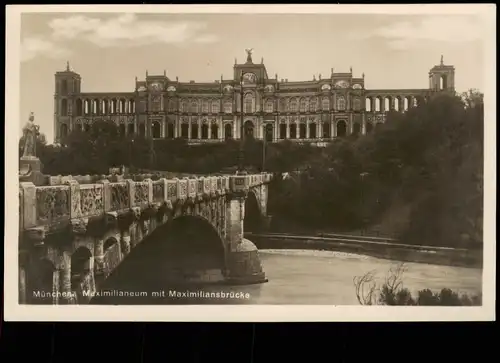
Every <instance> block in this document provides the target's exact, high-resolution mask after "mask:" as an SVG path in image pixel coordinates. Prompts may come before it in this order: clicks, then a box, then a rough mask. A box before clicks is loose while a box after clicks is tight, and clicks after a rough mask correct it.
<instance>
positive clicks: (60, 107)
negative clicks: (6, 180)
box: [54, 62, 82, 143]
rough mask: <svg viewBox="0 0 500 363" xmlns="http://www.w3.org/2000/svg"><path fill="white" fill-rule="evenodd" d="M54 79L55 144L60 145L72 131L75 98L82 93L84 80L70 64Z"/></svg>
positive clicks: (57, 73)
mask: <svg viewBox="0 0 500 363" xmlns="http://www.w3.org/2000/svg"><path fill="white" fill-rule="evenodd" d="M54 77H55V93H54V142H56V143H60V142H61V141H62V139H63V138H64V137H65V136H66V135H67V134H68V132H69V130H70V129H71V127H70V126H71V121H72V115H73V108H74V106H75V97H76V95H78V94H79V93H80V92H81V83H82V79H81V77H80V75H79V74H78V73H75V72H73V71H72V70H71V69H70V66H69V62H67V63H66V69H65V70H64V71H60V72H56V74H55V76H54Z"/></svg>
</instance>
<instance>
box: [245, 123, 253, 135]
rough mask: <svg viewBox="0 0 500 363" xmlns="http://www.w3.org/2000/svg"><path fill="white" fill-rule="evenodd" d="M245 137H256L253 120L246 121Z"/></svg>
mask: <svg viewBox="0 0 500 363" xmlns="http://www.w3.org/2000/svg"><path fill="white" fill-rule="evenodd" d="M244 128H245V138H253V137H254V126H253V122H252V121H246V122H245V125H244Z"/></svg>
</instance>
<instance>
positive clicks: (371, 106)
mask: <svg viewBox="0 0 500 363" xmlns="http://www.w3.org/2000/svg"><path fill="white" fill-rule="evenodd" d="M421 101H422V99H421V98H419V97H416V96H392V97H391V96H385V97H384V96H374V97H366V105H365V108H366V111H368V112H385V111H390V110H394V111H398V112H404V111H408V109H409V108H411V107H417V106H418V104H419V102H421Z"/></svg>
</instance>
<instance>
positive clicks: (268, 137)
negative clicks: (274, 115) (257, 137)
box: [264, 124, 274, 142]
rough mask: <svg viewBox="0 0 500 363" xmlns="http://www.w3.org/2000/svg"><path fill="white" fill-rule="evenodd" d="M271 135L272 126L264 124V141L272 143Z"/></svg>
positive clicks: (272, 131)
mask: <svg viewBox="0 0 500 363" xmlns="http://www.w3.org/2000/svg"><path fill="white" fill-rule="evenodd" d="M273 133H274V127H273V125H272V124H266V125H265V126H264V140H266V142H273V138H274V136H273Z"/></svg>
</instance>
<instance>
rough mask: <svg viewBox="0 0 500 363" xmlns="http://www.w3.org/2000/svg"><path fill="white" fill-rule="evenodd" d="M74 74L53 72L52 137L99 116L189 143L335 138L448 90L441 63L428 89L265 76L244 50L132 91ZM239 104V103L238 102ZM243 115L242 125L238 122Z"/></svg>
mask: <svg viewBox="0 0 500 363" xmlns="http://www.w3.org/2000/svg"><path fill="white" fill-rule="evenodd" d="M81 82H82V78H81V76H80V75H79V74H78V73H76V72H74V71H72V70H71V69H70V68H69V64H68V65H67V67H66V70H65V71H62V72H57V73H56V74H55V95H54V106H55V110H54V128H55V129H54V135H55V142H61V141H62V140H63V139H64V137H65V136H66V135H67V134H68V133H69V132H71V131H72V130H74V129H75V128H80V129H82V130H88V129H89V128H90V125H91V124H92V122H94V121H96V120H98V119H105V120H113V121H114V122H115V123H116V124H117V125H119V130H120V132H121V133H122V134H125V135H127V134H140V135H143V136H145V137H152V138H155V139H160V138H166V139H173V138H185V139H187V140H189V141H190V142H191V143H210V142H221V141H223V140H227V139H240V137H241V134H242V132H244V133H245V137H254V138H256V139H265V140H266V141H267V142H278V141H281V140H287V139H288V140H292V141H296V142H310V143H315V144H318V145H319V144H324V143H325V142H328V141H331V140H333V139H335V138H337V137H342V136H346V135H350V134H366V133H369V132H370V131H371V130H373V129H374V128H375V127H376V126H377V125H378V124H380V123H383V122H384V121H385V116H386V113H387V112H388V111H397V112H405V111H406V110H408V109H409V108H411V107H414V106H416V105H417V104H418V102H420V101H421V100H423V99H425V98H428V97H430V96H432V95H433V94H435V93H436V92H442V91H450V92H453V91H454V88H455V85H454V82H455V68H454V67H453V66H450V65H445V64H444V63H443V58H442V57H441V63H440V64H439V65H436V66H434V67H433V68H432V69H431V70H430V71H429V88H427V89H391V90H389V89H375V90H368V89H365V86H364V84H365V75H364V74H363V75H362V76H361V77H354V76H353V73H352V69H351V70H350V72H347V73H336V72H334V70H333V68H332V70H331V74H330V77H328V78H322V77H321V75H320V76H319V77H318V79H315V78H314V79H313V80H309V81H301V82H295V81H294V82H291V81H290V82H289V81H288V80H287V79H281V80H279V79H278V76H277V75H275V77H274V78H270V77H269V76H268V74H267V70H266V67H265V65H264V63H263V61H261V63H254V62H253V60H252V54H251V51H248V52H247V60H246V62H245V63H243V64H238V63H237V62H236V61H235V64H234V67H233V78H232V79H229V80H225V79H223V78H222V77H221V79H220V80H217V81H214V82H212V83H196V82H194V81H190V82H187V83H186V82H179V80H178V79H175V80H172V79H170V78H169V77H167V76H166V74H165V73H164V74H163V75H149V74H148V73H147V72H146V78H145V79H144V80H138V79H137V78H136V81H135V90H134V91H131V92H119V93H106V92H82V91H81ZM242 105H243V110H242V107H241V106H242ZM242 122H243V127H241V125H242Z"/></svg>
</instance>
